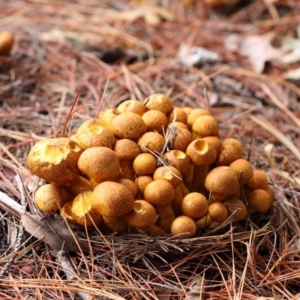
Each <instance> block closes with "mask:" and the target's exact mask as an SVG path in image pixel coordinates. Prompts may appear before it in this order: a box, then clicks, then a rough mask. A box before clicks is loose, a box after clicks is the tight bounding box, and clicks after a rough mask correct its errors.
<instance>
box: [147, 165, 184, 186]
mask: <svg viewBox="0 0 300 300" xmlns="http://www.w3.org/2000/svg"><path fill="white" fill-rule="evenodd" d="M153 179H154V180H157V179H164V180H166V181H168V182H170V183H171V184H172V186H173V187H174V188H176V187H177V186H178V185H179V184H180V183H181V182H182V175H181V173H180V172H179V170H177V169H176V168H174V167H172V166H161V167H158V168H157V169H156V170H155V172H154V173H153Z"/></svg>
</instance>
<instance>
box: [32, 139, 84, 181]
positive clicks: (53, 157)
mask: <svg viewBox="0 0 300 300" xmlns="http://www.w3.org/2000/svg"><path fill="white" fill-rule="evenodd" d="M82 151H83V150H82V149H81V148H80V146H79V145H78V144H77V143H76V142H74V141H72V140H71V139H69V138H65V137H59V138H51V139H45V140H41V141H39V142H37V143H36V144H35V145H34V146H33V147H32V148H31V150H30V152H29V153H28V156H27V166H28V168H29V170H30V171H31V172H32V173H33V174H35V175H37V176H38V177H40V178H42V179H44V180H46V181H49V182H54V183H65V182H68V181H71V180H73V179H75V178H76V177H78V176H79V173H80V171H79V169H78V167H77V162H78V159H79V156H80V155H81V153H82Z"/></svg>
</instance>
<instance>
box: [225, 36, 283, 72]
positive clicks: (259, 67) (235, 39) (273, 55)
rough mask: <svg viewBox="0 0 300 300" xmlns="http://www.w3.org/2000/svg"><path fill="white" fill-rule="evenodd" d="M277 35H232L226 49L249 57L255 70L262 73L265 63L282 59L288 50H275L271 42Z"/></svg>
mask: <svg viewBox="0 0 300 300" xmlns="http://www.w3.org/2000/svg"><path fill="white" fill-rule="evenodd" d="M274 36H275V34H274V33H273V32H269V33H266V34H264V35H259V36H258V35H250V36H246V37H243V36H239V35H236V34H235V35H230V36H228V38H227V39H226V40H225V47H226V48H227V49H228V50H230V51H234V52H237V53H238V54H240V55H242V56H245V57H248V58H249V60H250V62H251V64H252V67H253V70H254V71H255V72H257V73H261V72H262V71H263V70H264V67H265V63H266V62H267V61H270V60H273V59H280V58H281V57H282V55H284V54H285V53H286V51H287V50H286V49H282V48H275V47H273V46H272V44H271V42H272V39H273V38H274Z"/></svg>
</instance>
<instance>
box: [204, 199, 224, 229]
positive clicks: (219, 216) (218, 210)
mask: <svg viewBox="0 0 300 300" xmlns="http://www.w3.org/2000/svg"><path fill="white" fill-rule="evenodd" d="M208 213H209V216H210V217H211V218H212V220H213V221H214V222H218V223H220V224H222V223H224V222H225V221H226V219H227V217H228V211H227V208H226V206H225V205H224V204H223V203H221V202H214V203H211V204H210V205H209V206H208Z"/></svg>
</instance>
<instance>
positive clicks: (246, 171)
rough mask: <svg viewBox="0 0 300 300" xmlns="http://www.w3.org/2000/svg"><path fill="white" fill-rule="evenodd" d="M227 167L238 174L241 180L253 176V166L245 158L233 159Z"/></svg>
mask: <svg viewBox="0 0 300 300" xmlns="http://www.w3.org/2000/svg"><path fill="white" fill-rule="evenodd" d="M229 167H230V168H231V169H232V170H234V171H235V172H236V173H237V174H238V176H239V178H241V180H242V181H243V182H245V181H247V180H249V179H250V178H252V176H253V170H254V169H253V166H252V164H251V163H250V162H249V161H248V160H246V159H243V158H239V159H237V160H235V161H233V162H232V163H231V164H230V165H229Z"/></svg>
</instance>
